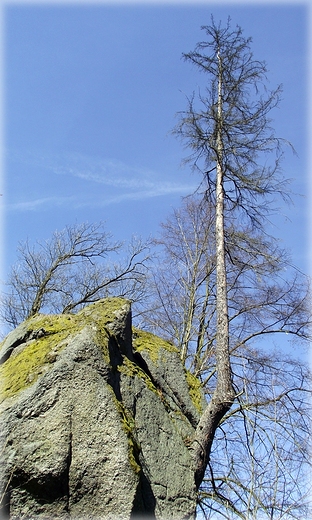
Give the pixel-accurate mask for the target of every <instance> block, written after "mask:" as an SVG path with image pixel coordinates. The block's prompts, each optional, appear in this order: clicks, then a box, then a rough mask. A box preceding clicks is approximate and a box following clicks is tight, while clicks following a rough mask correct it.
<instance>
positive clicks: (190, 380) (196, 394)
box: [185, 370, 203, 414]
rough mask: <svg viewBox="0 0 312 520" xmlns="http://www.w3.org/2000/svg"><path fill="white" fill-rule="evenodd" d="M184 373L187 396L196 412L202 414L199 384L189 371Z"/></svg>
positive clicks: (201, 395)
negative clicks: (188, 395) (187, 390)
mask: <svg viewBox="0 0 312 520" xmlns="http://www.w3.org/2000/svg"><path fill="white" fill-rule="evenodd" d="M185 373H186V382H187V384H188V387H189V394H190V398H191V399H192V403H193V405H194V406H195V408H196V410H197V411H198V412H199V413H200V414H202V413H203V394H202V385H201V382H200V381H199V379H197V377H195V376H194V374H192V373H191V372H190V371H189V370H185Z"/></svg>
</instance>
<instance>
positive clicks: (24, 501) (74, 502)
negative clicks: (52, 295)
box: [0, 298, 201, 520]
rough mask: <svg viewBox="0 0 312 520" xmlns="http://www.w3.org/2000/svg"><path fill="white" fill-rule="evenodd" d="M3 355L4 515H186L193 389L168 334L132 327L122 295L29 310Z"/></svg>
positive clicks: (190, 503) (191, 499)
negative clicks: (71, 311)
mask: <svg viewBox="0 0 312 520" xmlns="http://www.w3.org/2000/svg"><path fill="white" fill-rule="evenodd" d="M0 359H1V360H2V366H1V371H2V373H1V381H2V404H1V424H2V428H1V454H2V455H1V459H2V460H1V468H2V470H1V480H2V492H1V496H2V514H3V516H6V517H8V518H11V519H16V520H17V519H32V518H41V519H49V518H62V519H63V518H64V519H65V518H77V519H89V518H90V519H92V518H96V519H113V518H114V519H115V518H116V519H130V518H135V517H137V516H144V517H145V516H149V517H151V518H157V519H182V518H192V517H194V515H195V507H196V491H195V484H194V469H193V462H192V457H191V454H190V452H189V449H188V447H187V444H188V440H189V439H190V438H191V437H192V435H193V433H194V427H195V426H196V424H197V422H198V419H199V410H198V409H197V408H199V406H200V405H199V404H198V403H200V400H201V394H200V391H199V390H198V387H196V385H195V386H194V388H195V391H197V393H198V399H196V400H195V399H194V388H193V389H191V388H190V382H189V381H190V380H189V377H186V372H185V370H184V368H183V366H182V364H181V362H180V360H179V356H178V353H177V351H176V349H175V348H174V347H173V346H172V345H171V344H169V343H167V342H165V341H163V340H161V339H160V338H157V337H155V336H153V335H152V334H148V333H146V332H142V331H135V332H134V334H133V337H132V328H131V314H130V305H129V303H128V302H127V301H125V300H122V299H117V298H115V299H107V300H101V301H100V302H98V303H96V304H93V305H90V306H88V307H86V308H85V309H83V310H82V311H81V312H80V313H78V314H77V315H60V316H44V315H39V316H36V317H34V318H32V319H30V320H28V321H27V322H25V323H23V324H22V325H21V326H19V327H18V328H17V329H16V330H15V331H13V333H11V335H9V336H8V337H7V339H6V340H5V341H4V342H3V344H2V350H1V351H0ZM196 388H197V389H196ZM191 390H192V391H191ZM191 396H192V398H191Z"/></svg>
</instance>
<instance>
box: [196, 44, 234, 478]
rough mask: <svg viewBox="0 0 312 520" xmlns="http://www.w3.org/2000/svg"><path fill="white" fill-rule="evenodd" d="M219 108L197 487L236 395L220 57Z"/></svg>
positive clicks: (220, 60)
mask: <svg viewBox="0 0 312 520" xmlns="http://www.w3.org/2000/svg"><path fill="white" fill-rule="evenodd" d="M218 63H219V80H218V107H217V118H216V273H217V337H216V370H217V384H216V389H215V391H214V393H213V396H212V399H211V401H210V402H209V404H208V406H207V408H206V409H205V411H204V413H203V415H202V417H201V419H200V421H199V424H198V427H197V429H196V433H195V441H194V444H193V446H194V459H195V482H196V485H197V487H199V486H200V484H201V482H202V479H203V478H204V474H205V470H206V467H207V464H208V462H209V457H210V451H211V446H212V441H213V438H214V435H215V431H216V429H217V427H218V424H219V423H220V420H221V419H222V417H223V416H224V415H225V414H226V412H227V411H228V410H229V409H230V408H231V406H232V404H233V402H234V398H235V392H234V389H233V385H232V372H231V363H230V354H229V318H228V302H227V282H226V265H225V246H224V186H223V173H224V172H223V143H222V58H221V56H220V54H218Z"/></svg>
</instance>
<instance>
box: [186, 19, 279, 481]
mask: <svg viewBox="0 0 312 520" xmlns="http://www.w3.org/2000/svg"><path fill="white" fill-rule="evenodd" d="M203 29H204V30H205V32H206V34H207V36H208V38H209V40H208V41H205V42H201V43H199V44H197V46H196V48H195V50H194V51H193V52H190V53H188V54H185V55H184V57H185V59H186V60H187V61H189V62H191V63H192V64H194V65H195V66H196V67H198V68H199V70H200V71H201V72H204V73H205V74H206V76H207V80H208V81H207V87H206V90H205V93H204V94H203V93H201V92H200V93H199V96H198V99H196V98H195V96H193V97H192V98H191V99H190V100H189V102H188V109H187V110H186V111H185V112H183V113H181V114H180V122H179V124H178V125H177V127H176V133H177V134H178V135H179V136H181V138H182V139H183V140H184V142H185V143H186V146H188V147H189V148H190V149H191V150H192V154H191V156H190V157H189V159H188V160H189V161H191V162H192V164H193V166H194V168H195V169H197V170H199V171H200V172H201V174H202V177H203V183H204V184H205V192H206V198H207V200H208V201H209V203H210V204H213V206H214V208H215V255H216V345H215V358H216V373H217V378H216V386H215V390H214V393H213V395H212V398H211V400H210V401H209V403H208V406H207V409H206V411H205V412H204V414H203V415H202V417H201V420H200V422H199V425H198V428H197V431H196V440H195V442H194V458H195V465H196V477H195V479H196V484H197V486H198V487H199V486H200V484H201V482H202V480H203V478H204V474H205V470H206V467H207V464H208V463H209V460H210V451H211V446H212V442H213V439H214V436H215V432H216V428H217V426H218V424H219V423H220V421H221V420H222V418H223V417H224V416H225V414H226V413H227V412H228V411H229V410H230V408H231V407H232V406H233V403H234V401H235V396H236V390H235V388H234V387H233V374H232V368H231V359H230V345H229V309H228V275H227V262H226V250H227V249H229V248H228V247H227V240H226V232H225V229H226V227H228V224H227V223H229V222H238V223H239V226H240V225H242V224H243V223H246V224H248V225H250V226H252V227H253V228H257V229H258V230H259V231H260V232H261V231H262V230H263V227H264V223H265V217H266V215H268V212H269V211H270V208H271V207H272V204H271V200H270V197H271V196H272V194H274V196H276V195H277V194H281V195H283V196H284V193H285V181H284V179H283V177H282V176H281V175H280V170H279V167H280V159H281V156H282V155H281V151H280V149H281V144H282V141H281V140H280V139H278V138H277V137H276V136H275V134H274V132H273V130H272V129H271V127H270V119H269V112H270V111H271V109H273V108H274V107H275V106H276V105H277V104H278V102H279V94H280V90H281V89H280V88H277V89H276V90H275V91H272V92H267V90H266V85H265V84H266V72H267V71H266V66H265V64H264V63H263V62H260V61H257V60H255V59H254V58H253V55H252V53H251V50H250V43H251V40H250V39H246V38H244V37H243V34H242V30H241V29H240V28H239V27H237V28H236V29H235V30H232V29H231V27H230V20H229V21H228V23H227V25H226V27H225V28H223V27H221V24H219V25H216V24H215V22H214V20H213V19H212V23H211V25H210V26H206V27H204V28H203ZM272 155H273V156H274V159H273V161H272V159H271V157H272Z"/></svg>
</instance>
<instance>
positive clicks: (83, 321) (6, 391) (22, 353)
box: [0, 298, 128, 402]
mask: <svg viewBox="0 0 312 520" xmlns="http://www.w3.org/2000/svg"><path fill="white" fill-rule="evenodd" d="M127 304H128V301H127V300H124V299H122V298H106V299H105V300H100V301H98V302H96V303H94V304H91V305H88V306H87V307H85V308H83V309H82V310H81V311H80V312H78V313H77V314H59V315H44V314H42V315H36V316H34V317H32V318H30V319H29V320H28V321H27V322H26V324H27V329H28V331H29V332H32V331H35V330H39V329H41V328H42V329H44V330H45V334H44V336H43V337H40V338H38V339H33V340H30V341H28V342H27V343H23V344H22V345H21V347H17V348H16V349H15V350H14V351H13V353H12V354H11V356H10V357H9V358H8V359H7V361H6V362H5V363H3V365H2V366H1V367H0V380H1V382H2V385H1V386H2V392H1V398H0V402H2V401H3V400H4V399H6V398H7V397H12V396H14V395H15V394H16V393H17V392H19V391H21V390H24V389H25V388H27V387H29V386H31V385H32V384H34V382H35V381H36V380H37V379H38V377H40V375H41V374H43V373H44V372H45V371H46V370H48V369H49V366H50V364H51V363H53V362H54V361H55V360H56V357H57V355H58V353H59V352H61V350H62V349H63V348H64V347H65V346H66V345H67V342H66V339H67V338H68V337H69V336H72V335H73V334H76V333H78V332H79V331H81V330H82V329H83V328H84V327H85V326H86V325H91V326H93V327H95V336H96V340H97V341H98V342H99V344H100V346H101V347H102V350H103V355H104V357H105V354H107V339H108V335H107V332H106V330H105V328H106V326H107V325H108V324H109V323H111V322H112V321H113V320H114V318H115V313H118V311H120V309H121V308H122V307H123V306H125V305H127ZM0 347H1V345H0Z"/></svg>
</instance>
